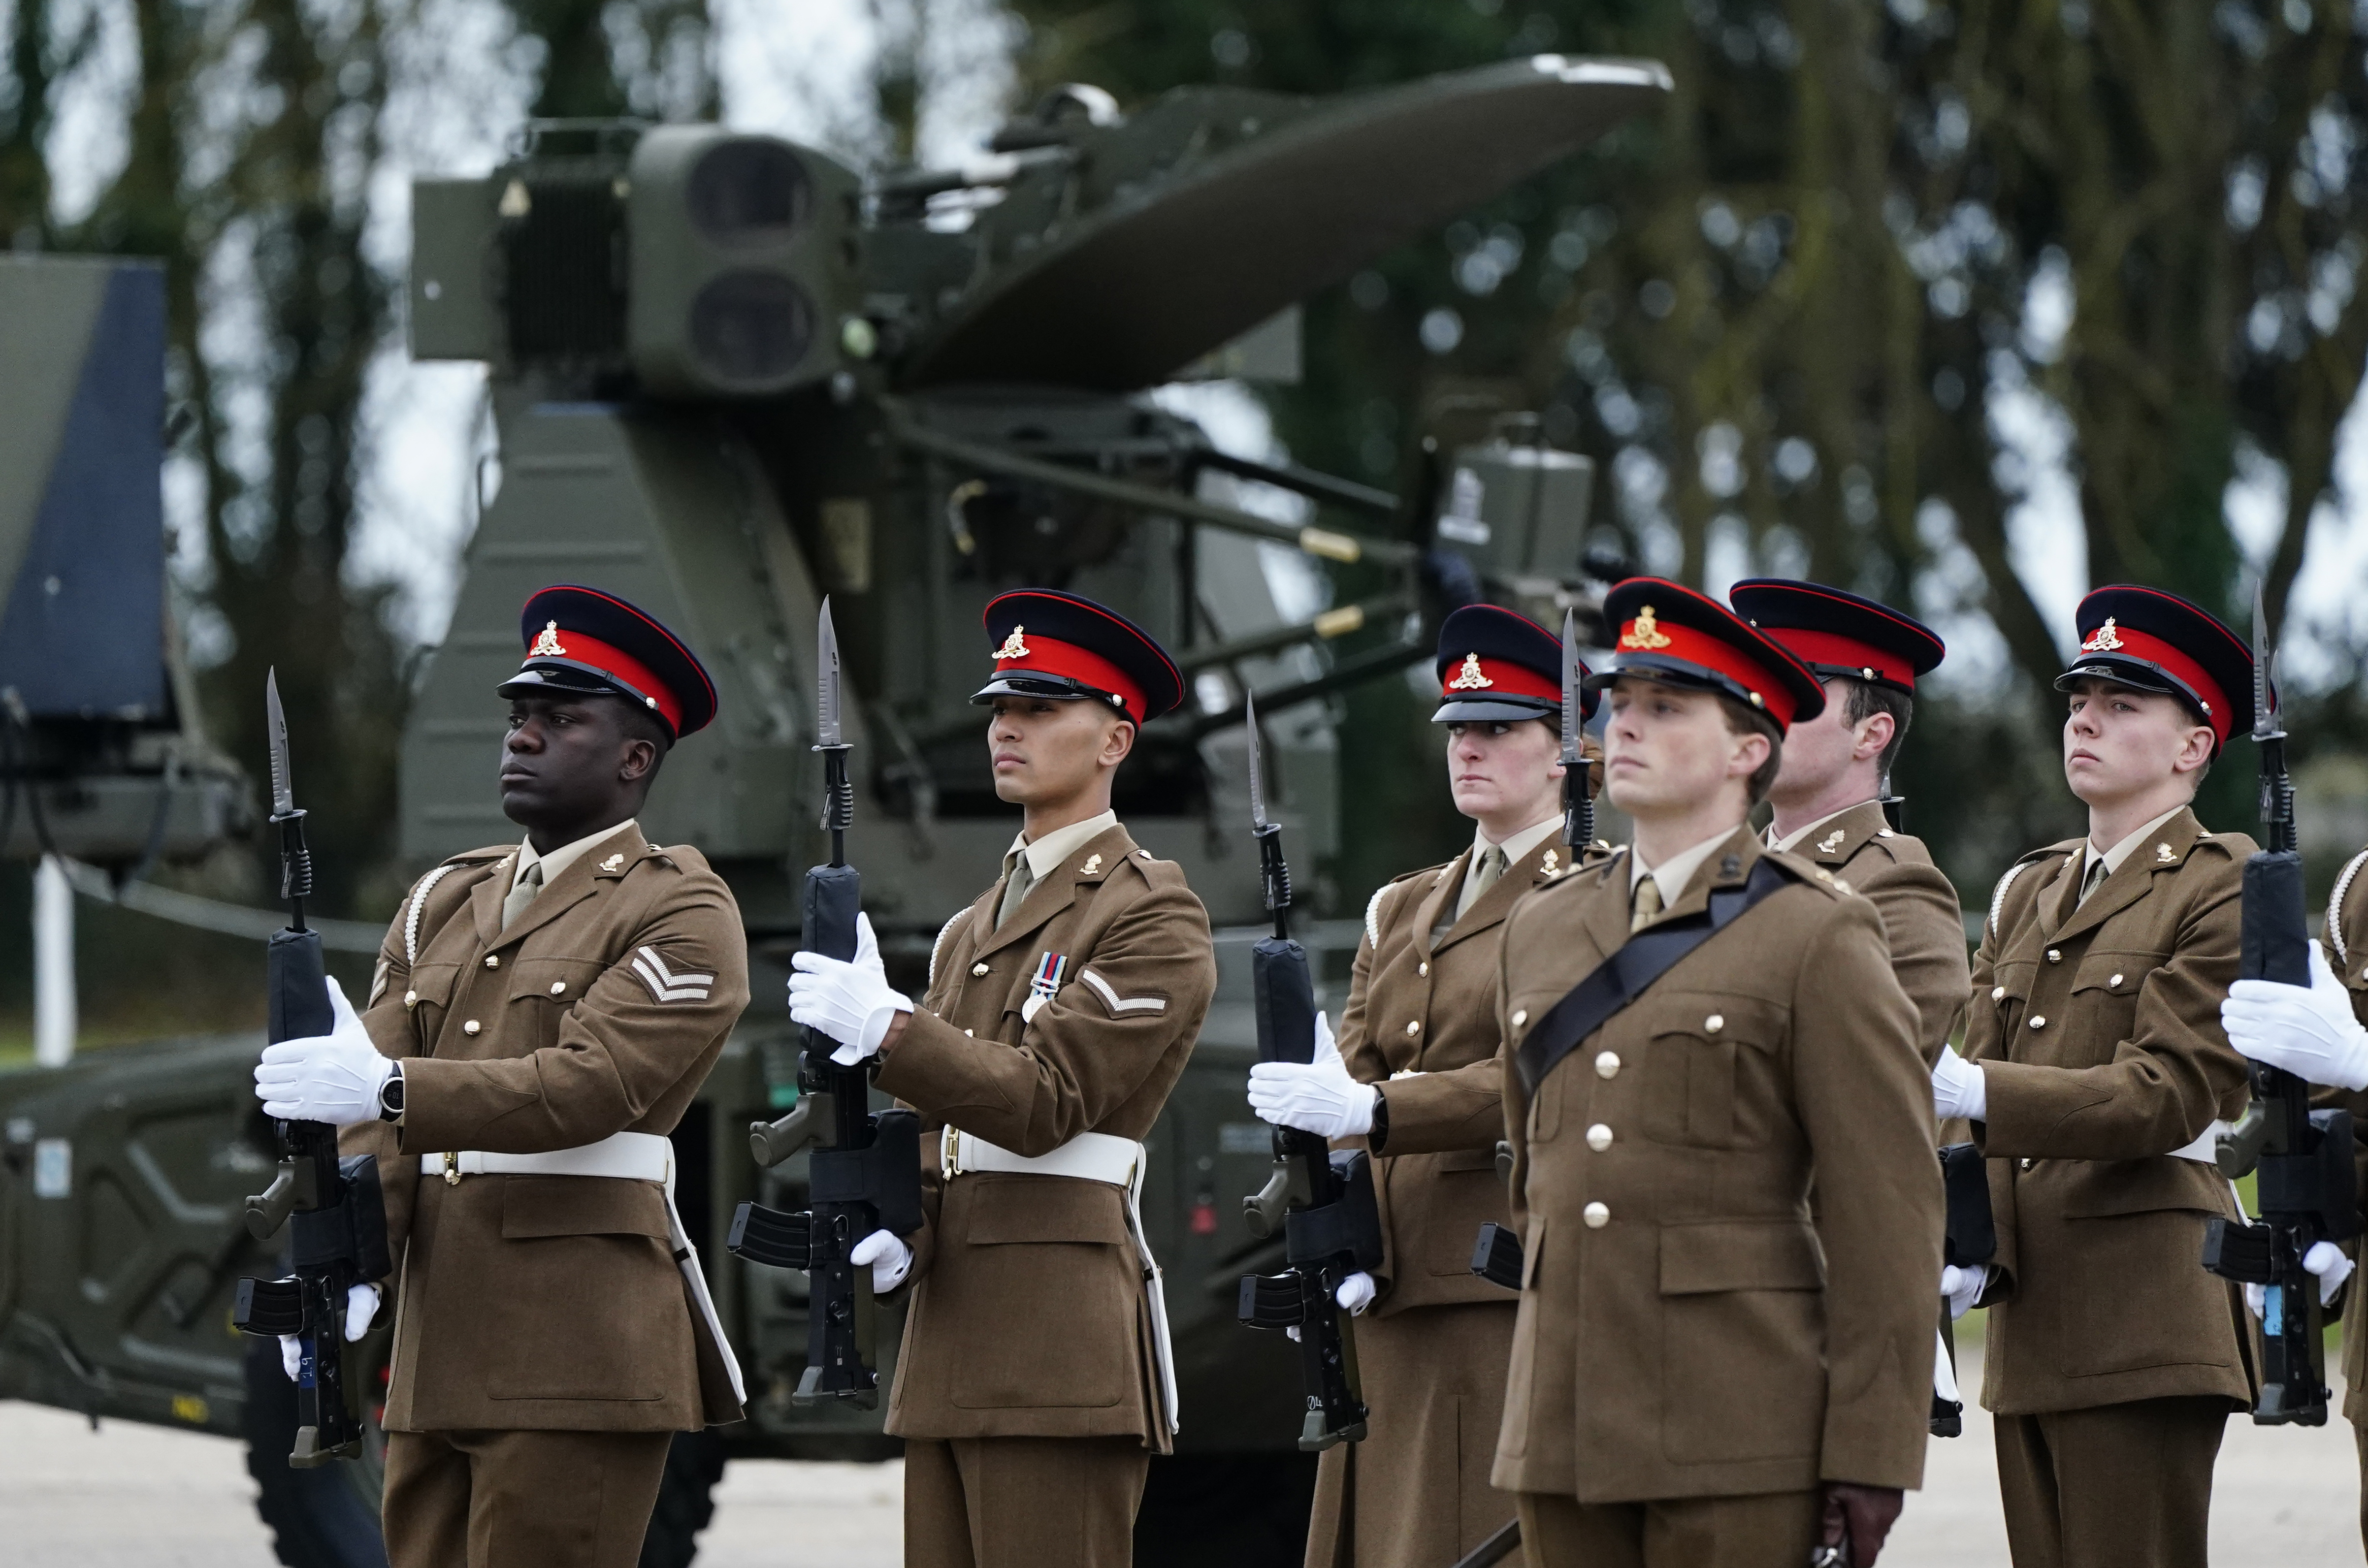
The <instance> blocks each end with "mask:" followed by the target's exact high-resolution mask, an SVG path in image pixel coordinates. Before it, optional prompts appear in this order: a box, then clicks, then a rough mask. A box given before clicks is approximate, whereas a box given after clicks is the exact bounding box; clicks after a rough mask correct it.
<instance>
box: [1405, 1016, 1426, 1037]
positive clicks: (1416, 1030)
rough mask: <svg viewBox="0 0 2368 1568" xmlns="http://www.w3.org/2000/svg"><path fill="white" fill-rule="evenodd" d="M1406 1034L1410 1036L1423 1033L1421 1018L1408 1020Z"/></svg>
mask: <svg viewBox="0 0 2368 1568" xmlns="http://www.w3.org/2000/svg"><path fill="white" fill-rule="evenodd" d="M1406 1033H1408V1034H1420V1033H1422V1020H1421V1019H1420V1018H1408V1019H1407V1020H1406Z"/></svg>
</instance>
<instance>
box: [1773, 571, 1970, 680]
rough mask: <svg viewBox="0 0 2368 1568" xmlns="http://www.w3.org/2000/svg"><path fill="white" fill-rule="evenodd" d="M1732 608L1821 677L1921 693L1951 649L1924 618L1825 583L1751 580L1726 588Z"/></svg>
mask: <svg viewBox="0 0 2368 1568" xmlns="http://www.w3.org/2000/svg"><path fill="white" fill-rule="evenodd" d="M1726 602H1727V603H1729V604H1731V605H1733V606H1734V607H1735V613H1736V614H1737V615H1739V616H1741V617H1742V618H1743V619H1745V620H1747V621H1748V622H1750V623H1751V624H1752V625H1753V626H1755V627H1757V628H1759V630H1760V631H1764V632H1766V633H1767V634H1768V635H1769V636H1770V637H1771V638H1773V639H1775V640H1776V641H1777V642H1781V643H1782V644H1783V645H1784V646H1785V647H1786V648H1788V649H1790V650H1791V651H1792V653H1793V654H1794V655H1795V656H1797V657H1798V658H1799V659H1800V661H1801V662H1802V663H1803V664H1804V665H1808V666H1809V668H1810V669H1812V670H1814V671H1815V672H1816V673H1817V674H1818V675H1820V676H1849V677H1850V679H1852V680H1863V681H1872V682H1873V683H1874V684H1875V685H1877V686H1887V687H1891V688H1892V689H1893V690H1894V691H1904V692H1907V694H1908V695H1909V696H1911V697H1912V696H1914V695H1915V693H1916V681H1917V677H1918V676H1925V675H1930V673H1931V672H1932V670H1933V668H1934V667H1935V666H1937V665H1939V664H1940V663H1941V659H1942V658H1943V657H1944V656H1946V654H1947V653H1948V652H1949V649H1948V645H1947V644H1946V643H1944V642H1941V639H1940V638H1939V637H1938V636H1937V635H1935V634H1934V632H1933V631H1932V629H1931V628H1930V627H1929V626H1927V625H1925V624H1924V623H1923V622H1922V621H1920V620H1917V619H1912V618H1910V617H1908V616H1904V615H1902V614H1900V613H1899V612H1898V611H1897V610H1896V609H1893V608H1891V607H1889V606H1888V605H1883V604H1877V603H1876V602H1875V601H1874V600H1873V599H1869V598H1861V597H1859V596H1858V595H1856V594H1853V593H1849V592H1846V591H1845V590H1843V589H1840V588H1828V587H1827V586H1826V585H1824V584H1822V583H1803V582H1799V581H1796V580H1794V579H1793V578H1790V577H1749V578H1746V579H1745V580H1744V581H1742V582H1740V583H1737V584H1736V585H1735V586H1734V587H1732V588H1730V589H1729V590H1727V595H1726Z"/></svg>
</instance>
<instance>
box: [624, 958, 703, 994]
mask: <svg viewBox="0 0 2368 1568" xmlns="http://www.w3.org/2000/svg"><path fill="white" fill-rule="evenodd" d="M633 972H634V973H635V974H638V975H640V976H641V977H642V983H643V984H644V985H646V986H648V987H649V988H650V994H651V995H653V996H655V997H656V998H657V999H658V1000H659V1001H661V1002H704V1001H706V1000H707V988H708V987H709V986H711V985H712V984H714V983H715V977H714V976H713V975H712V974H691V973H689V972H688V971H686V972H684V973H681V974H677V973H675V972H674V971H671V970H669V969H667V968H666V960H664V959H662V958H660V957H658V955H657V952H656V949H652V948H637V949H634V952H633Z"/></svg>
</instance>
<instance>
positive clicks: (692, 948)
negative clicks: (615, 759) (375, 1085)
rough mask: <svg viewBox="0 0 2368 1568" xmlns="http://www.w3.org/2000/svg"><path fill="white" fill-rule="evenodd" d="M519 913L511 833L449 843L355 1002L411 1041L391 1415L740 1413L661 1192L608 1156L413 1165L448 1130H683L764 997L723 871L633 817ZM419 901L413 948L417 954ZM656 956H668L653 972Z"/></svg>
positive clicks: (390, 1051) (361, 1148)
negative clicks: (608, 1161) (551, 1170)
mask: <svg viewBox="0 0 2368 1568" xmlns="http://www.w3.org/2000/svg"><path fill="white" fill-rule="evenodd" d="M595 847H602V848H604V853H602V854H600V855H592V854H585V855H582V856H579V857H578V858H575V860H574V861H573V862H572V863H570V864H569V865H567V866H566V868H565V869H563V870H562V871H561V872H560V873H559V875H558V876H556V877H554V878H552V881H550V883H549V884H548V885H547V886H546V887H544V889H543V890H542V892H541V893H540V894H538V895H537V896H536V898H535V900H534V902H533V903H530V904H529V905H527V907H526V909H525V910H524V911H523V912H522V913H521V914H520V915H518V919H517V920H515V921H514V922H512V923H511V925H510V927H509V929H507V931H505V930H503V929H502V923H501V922H502V901H503V900H504V899H505V898H506V897H507V895H508V893H509V891H510V886H511V877H512V869H513V867H514V865H515V863H516V858H517V854H518V850H517V847H516V846H503V845H496V846H493V847H491V848H487V849H478V850H473V851H472V852H470V853H469V854H466V855H458V856H455V857H453V858H451V859H450V860H449V861H447V862H446V863H445V864H446V865H447V866H448V867H449V868H450V869H449V870H446V871H445V872H443V874H442V875H440V876H438V878H437V880H436V881H435V883H434V885H433V886H432V887H431V888H429V889H428V890H427V893H426V895H425V897H424V898H423V897H421V896H420V895H419V894H418V892H416V890H415V892H414V895H413V897H411V898H406V899H405V900H404V903H403V907H402V908H401V909H400V910H398V911H397V913H396V915H395V918H394V921H393V924H392V925H391V926H389V927H388V929H387V935H386V940H385V941H384V942H383V943H382V944H381V946H380V949H379V973H378V979H377V980H376V982H375V983H373V984H372V987H371V993H370V1005H369V1006H368V1007H367V1008H366V1009H365V1011H364V1012H363V1014H362V1022H363V1024H364V1026H365V1027H366V1028H368V1029H369V1030H370V1038H371V1040H373V1041H374V1042H375V1043H376V1044H377V1046H378V1048H379V1050H380V1051H381V1052H382V1053H384V1054H386V1055H388V1056H393V1057H397V1058H400V1059H401V1060H402V1062H403V1064H404V1065H403V1074H404V1117H403V1121H402V1123H401V1125H400V1126H394V1125H390V1124H388V1123H385V1122H376V1121H374V1122H365V1123H362V1124H361V1125H360V1126H358V1127H351V1128H347V1130H346V1132H345V1134H344V1136H343V1137H342V1139H341V1140H340V1142H341V1144H342V1146H343V1147H344V1148H345V1150H346V1152H347V1153H373V1154H376V1155H377V1156H378V1159H379V1173H380V1180H381V1184H382V1186H383V1187H384V1190H385V1196H386V1208H387V1224H388V1231H389V1240H390V1242H391V1243H392V1245H393V1255H394V1256H395V1258H396V1260H397V1267H396V1279H395V1301H396V1316H395V1335H394V1364H393V1381H392V1382H391V1383H390V1385H389V1387H388V1390H387V1403H386V1417H385V1423H386V1426H387V1428H388V1429H389V1430H390V1431H399V1432H424V1431H451V1430H495V1431H511V1430H524V1429H564V1430H571V1431H595V1432H664V1431H681V1430H689V1429H693V1428H697V1427H699V1426H705V1425H713V1424H716V1423H720V1422H726V1421H736V1420H738V1419H739V1418H740V1408H739V1405H738V1403H737V1402H736V1401H735V1400H734V1398H733V1395H732V1388H731V1383H730V1381H729V1380H728V1378H727V1377H725V1375H724V1373H723V1362H722V1361H721V1359H720V1358H719V1357H718V1355H717V1351H716V1347H715V1346H713V1345H712V1343H711V1342H710V1341H709V1339H708V1335H707V1334H706V1331H705V1328H704V1325H703V1324H701V1323H700V1320H699V1317H698V1313H697V1312H696V1310H695V1309H694V1308H693V1307H692V1306H691V1304H690V1301H689V1296H688V1295H687V1293H686V1289H685V1286H684V1282H683V1278H682V1275H681V1273H680V1271H679V1270H677V1267H675V1260H674V1256H673V1246H672V1244H671V1241H670V1233H669V1230H668V1227H667V1224H666V1202H665V1193H664V1189H663V1187H662V1186H661V1185H660V1184H659V1183H656V1182H639V1181H624V1180H620V1179H618V1178H615V1177H610V1176H465V1177H462V1178H461V1181H460V1182H459V1183H458V1184H450V1183H447V1182H445V1181H443V1180H441V1179H438V1178H427V1179H423V1178H422V1177H421V1176H420V1175H419V1164H420V1156H421V1155H422V1154H426V1153H444V1152H447V1151H459V1150H471V1149H475V1150H487V1151H494V1152H499V1153H543V1152H547V1151H550V1150H554V1149H573V1148H577V1147H580V1146H581V1145H583V1144H586V1143H597V1142H599V1141H600V1140H601V1139H603V1138H606V1137H608V1136H609V1134H611V1133H614V1132H625V1131H632V1132H653V1133H659V1134H665V1133H670V1132H672V1131H674V1128H675V1125H676V1124H677V1122H678V1121H680V1120H681V1119H682V1114H683V1110H684V1108H686V1107H687V1106H689V1104H690V1102H691V1100H692V1098H693V1097H694V1096H696V1095H697V1094H698V1093H699V1088H700V1085H701V1084H702V1083H703V1082H705V1080H706V1078H707V1074H708V1072H709V1070H710V1069H711V1068H712V1067H713V1066H714V1064H715V1059H716V1057H717V1056H719V1055H720V1054H721V1053H722V1052H723V1041H724V1037H725V1036H727V1035H728V1034H730V1033H731V1031H732V1027H733V1025H734V1023H736V1022H737V1021H738V1020H739V1017H740V1013H741V1010H742V1009H743V1008H744V1007H746V1006H747V1002H748V953H747V939H746V936H745V935H744V934H743V932H742V929H741V925H740V910H739V906H738V904H737V903H734V900H733V897H732V892H731V890H730V889H729V888H727V887H726V886H725V885H724V883H723V879H722V878H721V877H719V876H717V875H716V874H715V873H714V872H713V871H712V870H711V869H708V865H707V861H706V860H705V858H702V857H701V856H700V853H699V851H698V850H696V849H692V848H690V847H689V846H673V847H670V848H663V849H662V848H659V847H657V846H654V845H652V844H650V843H649V842H648V841H647V840H646V839H644V838H643V836H642V835H641V832H640V830H639V829H638V828H634V827H632V826H630V825H629V826H627V827H624V828H621V829H620V830H619V832H618V834H617V835H615V836H614V837H613V839H612V840H611V842H610V843H609V845H607V846H595ZM414 903H418V904H419V905H420V907H419V908H418V910H417V912H416V921H417V926H416V934H417V939H418V951H419V957H418V961H417V962H416V963H414V962H412V961H411V960H410V959H409V957H408V956H407V953H408V941H407V936H406V932H407V928H408V927H409V926H410V923H411V921H412V920H413V919H414V918H415V915H414V909H413V905H414ZM654 966H655V970H656V971H657V972H658V973H659V974H660V975H661V977H662V978H661V979H659V980H653V979H652V978H651V971H652V969H653V967H654Z"/></svg>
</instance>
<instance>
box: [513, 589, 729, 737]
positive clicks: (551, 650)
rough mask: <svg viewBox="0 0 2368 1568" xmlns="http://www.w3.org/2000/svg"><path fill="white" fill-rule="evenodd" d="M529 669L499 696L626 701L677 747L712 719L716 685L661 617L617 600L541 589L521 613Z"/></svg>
mask: <svg viewBox="0 0 2368 1568" xmlns="http://www.w3.org/2000/svg"><path fill="white" fill-rule="evenodd" d="M518 634H519V636H520V638H521V639H522V640H523V641H524V642H525V643H526V662H525V663H524V664H522V665H519V666H518V674H516V675H514V676H511V677H510V678H509V679H507V680H506V681H504V682H502V684H501V685H500V686H498V687H495V688H494V689H495V693H496V694H497V695H499V696H502V697H536V696H544V697H548V696H553V695H560V694H564V695H568V696H577V697H581V696H587V695H590V696H601V697H621V698H623V699H625V700H627V701H628V702H633V703H638V704H639V705H640V706H642V707H643V708H645V709H647V710H650V711H651V712H652V713H655V714H656V715H657V716H658V717H659V718H660V719H661V720H663V721H665V723H666V731H667V733H669V734H671V735H672V736H673V737H674V738H675V739H676V740H680V739H682V737H683V736H685V735H688V734H691V733H695V732H697V731H700V730H703V729H705V728H706V727H707V725H708V723H709V722H710V721H712V719H713V718H714V717H715V683H714V682H713V681H712V680H710V679H708V677H707V669H706V666H705V665H701V664H700V662H699V658H698V656H697V655H696V654H694V653H691V651H690V649H689V647H688V646H687V645H686V644H685V643H684V642H683V641H682V639H681V638H679V637H677V636H676V635H675V634H674V633H673V632H671V631H667V630H666V626H665V624H664V623H663V622H661V621H660V620H659V619H657V617H655V616H654V615H652V614H650V613H649V611H647V610H645V609H643V608H640V607H639V606H637V605H633V604H629V603H628V602H626V601H625V600H623V599H620V598H619V597H617V596H616V595H614V594H604V593H602V592H601V591H600V590H599V589H598V588H578V587H574V586H571V585H564V584H563V585H557V586H554V587H549V588H544V589H543V590H541V592H540V593H537V594H536V595H534V597H531V598H529V599H528V600H527V601H526V608H524V609H522V610H520V611H519V612H518Z"/></svg>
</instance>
